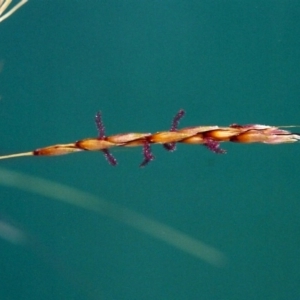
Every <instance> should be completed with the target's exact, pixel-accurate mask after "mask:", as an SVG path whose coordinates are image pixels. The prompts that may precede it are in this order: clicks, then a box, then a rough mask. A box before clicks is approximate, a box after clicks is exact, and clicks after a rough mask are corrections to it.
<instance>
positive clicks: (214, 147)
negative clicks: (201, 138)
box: [204, 138, 226, 154]
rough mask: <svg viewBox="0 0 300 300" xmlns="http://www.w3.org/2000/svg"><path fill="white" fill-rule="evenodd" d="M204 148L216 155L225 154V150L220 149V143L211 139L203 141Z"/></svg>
mask: <svg viewBox="0 0 300 300" xmlns="http://www.w3.org/2000/svg"><path fill="white" fill-rule="evenodd" d="M204 146H205V147H207V148H208V149H209V150H210V151H212V152H214V153H216V154H224V153H226V150H224V149H221V148H220V143H219V142H217V141H215V140H213V139H211V138H206V139H205V142H204Z"/></svg>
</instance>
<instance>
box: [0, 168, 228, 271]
mask: <svg viewBox="0 0 300 300" xmlns="http://www.w3.org/2000/svg"><path fill="white" fill-rule="evenodd" d="M0 184H1V185H4V186H8V187H13V188H18V189H21V190H23V191H27V192H31V193H35V194H38V195H41V196H44V197H48V198H51V199H54V200H59V201H62V202H66V203H69V204H71V205H75V206H78V207H81V208H84V209H86V210H90V211H94V212H97V213H99V214H101V215H105V216H108V217H110V218H112V219H114V220H117V221H119V222H122V223H125V224H127V225H129V226H131V227H133V228H135V229H138V230H139V231H141V232H143V233H145V234H148V235H150V236H152V237H155V238H157V239H159V240H161V241H164V242H166V243H168V244H170V245H172V246H174V247H176V248H178V249H180V250H182V251H184V252H186V253H188V254H190V255H193V256H195V257H196V258H198V259H201V260H204V261H206V262H207V263H210V264H212V265H214V266H219V267H220V266H223V265H224V263H225V261H226V258H225V256H224V255H223V254H222V253H221V252H220V251H218V250H216V249H215V248H213V247H211V246H209V245H206V244H205V243H203V242H201V241H199V240H197V239H195V238H193V237H190V236H188V235H187V234H185V233H183V232H180V231H178V230H176V229H174V228H172V227H170V226H168V225H165V224H163V223H160V222H158V221H155V220H152V219H150V218H148V217H145V216H144V215H142V214H140V213H137V212H134V211H132V210H130V209H128V208H126V207H123V206H121V205H118V204H114V203H112V202H109V201H106V200H103V199H101V198H98V197H96V196H94V195H92V194H90V193H87V192H83V191H81V190H79V189H76V188H73V187H70V186H67V185H64V184H61V183H57V182H53V181H50V180H46V179H42V178H39V177H34V176H31V175H26V174H23V173H19V172H15V171H11V170H7V169H3V168H0ZM2 201H3V199H2Z"/></svg>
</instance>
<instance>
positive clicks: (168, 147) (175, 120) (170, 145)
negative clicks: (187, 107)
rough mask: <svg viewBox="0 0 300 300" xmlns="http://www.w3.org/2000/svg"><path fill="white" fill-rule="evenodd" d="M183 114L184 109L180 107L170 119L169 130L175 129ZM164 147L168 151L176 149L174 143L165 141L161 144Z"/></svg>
mask: <svg viewBox="0 0 300 300" xmlns="http://www.w3.org/2000/svg"><path fill="white" fill-rule="evenodd" d="M184 115H185V111H184V110H183V109H180V110H179V112H178V113H177V114H176V115H175V117H174V118H173V121H172V125H171V128H170V131H171V132H174V131H177V129H178V125H179V121H180V119H181V118H182V117H183V116H184ZM163 146H164V148H165V149H166V150H168V151H175V150H176V143H166V144H163Z"/></svg>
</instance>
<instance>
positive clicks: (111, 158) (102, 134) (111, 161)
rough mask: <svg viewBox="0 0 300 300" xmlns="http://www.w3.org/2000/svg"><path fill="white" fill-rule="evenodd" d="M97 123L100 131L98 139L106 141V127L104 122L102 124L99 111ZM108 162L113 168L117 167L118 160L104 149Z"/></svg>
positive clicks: (96, 118)
mask: <svg viewBox="0 0 300 300" xmlns="http://www.w3.org/2000/svg"><path fill="white" fill-rule="evenodd" d="M95 123H96V127H97V130H98V139H99V140H104V139H105V127H104V125H103V122H102V116H101V112H100V111H98V112H97V113H96V116H95ZM102 152H103V154H104V156H105V158H106V160H107V161H108V163H109V164H110V165H112V166H116V165H117V163H118V162H117V160H116V159H115V158H114V156H113V155H112V154H111V153H110V152H109V150H108V149H103V150H102Z"/></svg>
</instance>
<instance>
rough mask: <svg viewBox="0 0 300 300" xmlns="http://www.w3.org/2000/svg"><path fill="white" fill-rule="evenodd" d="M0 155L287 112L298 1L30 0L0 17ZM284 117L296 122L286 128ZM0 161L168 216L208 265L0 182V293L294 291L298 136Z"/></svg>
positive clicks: (275, 119)
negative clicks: (147, 159)
mask: <svg viewBox="0 0 300 300" xmlns="http://www.w3.org/2000/svg"><path fill="white" fill-rule="evenodd" d="M0 36H1V47H0V59H1V60H2V61H3V63H4V65H3V70H2V72H1V74H0V82H1V84H0V95H1V100H0V128H1V131H0V132H1V145H0V153H1V154H2V155H4V154H9V153H16V152H23V151H30V150H33V149H35V148H39V147H42V146H47V145H52V144H56V143H68V142H73V141H75V140H79V139H82V138H85V137H91V136H96V129H95V125H94V119H93V118H94V115H95V113H96V111H97V110H101V111H102V113H103V119H104V122H105V126H106V130H107V133H108V134H115V133H120V132H155V131H160V130H165V129H168V128H169V126H170V124H171V120H172V118H173V116H174V115H175V113H176V112H177V111H178V110H179V109H180V108H184V109H185V110H186V112H187V114H186V116H185V118H184V119H183V120H182V121H181V124H180V126H182V127H185V126H192V125H220V126H221V125H223V126H226V125H228V124H231V123H241V124H249V123H258V124H270V125H291V124H299V123H300V121H299V112H300V104H299V95H300V84H299V78H300V68H299V63H300V38H299V37H300V4H299V2H298V1H196V0H195V1H162V0H160V1H153V0H151V1H147V0H144V1H136V0H129V1H121V0H120V1H111V0H109V1H67V0H66V1H46V0H44V1H37V0H30V1H29V2H28V3H27V4H26V5H25V6H23V7H22V8H21V9H20V10H19V11H17V12H16V13H15V14H14V15H12V16H11V17H10V18H9V19H7V20H5V21H4V22H3V23H1V24H0ZM296 131H297V129H296ZM222 146H223V148H225V149H227V150H228V153H227V154H226V155H214V154H213V153H211V152H209V151H208V150H207V149H205V148H204V147H202V146H187V145H178V147H177V151H176V152H174V153H168V152H166V151H164V149H162V147H160V146H153V152H154V155H155V156H156V160H155V161H154V162H152V163H151V164H150V165H149V166H147V167H146V168H143V169H140V168H139V167H138V165H139V163H140V162H141V161H142V154H141V148H132V149H128V150H120V151H115V152H114V155H115V156H116V158H117V159H118V162H119V165H118V166H117V167H115V168H114V167H111V166H110V165H108V164H107V162H106V161H105V159H104V158H103V156H102V155H101V154H99V153H79V154H73V155H67V156H61V157H54V158H52V157H50V158H47V157H46V158H36V157H24V158H19V159H12V160H3V161H1V162H0V167H1V168H2V167H3V168H6V169H11V170H14V171H20V172H22V173H26V174H29V175H34V176H38V177H41V178H46V179H49V180H52V181H55V182H60V183H63V184H66V185H69V186H73V187H76V188H78V189H80V190H83V191H87V192H90V193H92V194H93V195H96V196H98V197H101V198H103V199H106V200H107V201H110V202H113V203H116V204H120V205H123V206H125V207H127V208H130V209H132V210H134V211H137V212H139V213H142V214H144V215H145V216H147V217H150V218H152V219H155V220H157V221H160V222H162V223H164V224H167V225H169V226H172V227H174V228H176V229H178V230H181V231H182V232H184V233H186V234H188V235H190V236H192V237H194V238H196V239H199V240H201V241H203V242H205V243H207V244H208V245H211V246H213V247H215V248H216V249H218V250H219V251H221V252H222V253H223V254H224V255H225V256H226V258H227V263H226V264H225V265H223V266H219V267H216V266H214V265H211V264H208V263H207V262H205V261H203V260H201V259H197V258H195V257H193V256H191V255H189V254H187V253H185V252H183V251H180V250H179V249H177V248H174V247H172V246H171V245H169V244H166V243H164V242H162V241H160V240H157V239H155V238H153V237H151V236H149V235H146V234H144V233H142V232H139V231H137V230H135V229H133V228H131V227H129V226H127V225H124V224H123V223H121V222H118V221H115V220H112V219H110V218H108V217H105V216H102V215H99V214H97V213H94V212H89V211H86V210H84V209H81V208H78V207H75V206H72V205H68V204H65V203H62V202H57V201H54V200H52V199H49V198H47V197H41V196H39V195H36V194H32V193H28V192H25V191H22V190H19V189H17V188H9V187H5V186H2V185H1V186H0V199H1V201H0V215H1V220H2V221H5V222H7V223H8V224H14V225H15V226H18V228H20V229H22V231H24V232H25V233H26V234H28V235H30V236H31V237H32V241H34V242H31V243H30V245H28V246H26V245H24V246H22V245H15V244H13V243H10V242H9V241H8V240H7V239H4V238H2V239H1V240H0V252H1V255H0V270H1V272H0V298H1V299H44V300H46V299H124V300H126V299H128V300H129V299H130V300H131V299H146V300H147V299H173V300H176V299H300V287H299V286H300V285H299V282H300V255H299V246H300V239H299V229H300V221H299V217H300V212H299V209H300V205H299V178H300V170H299V151H300V147H299V145H298V144H286V145H277V146H271V145H263V144H262V145H260V144H257V145H240V144H229V143H228V144H223V145H222Z"/></svg>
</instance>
